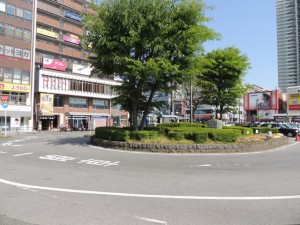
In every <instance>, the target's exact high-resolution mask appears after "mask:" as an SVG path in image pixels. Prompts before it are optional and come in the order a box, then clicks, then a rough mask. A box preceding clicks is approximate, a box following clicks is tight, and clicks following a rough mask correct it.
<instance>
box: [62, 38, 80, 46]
mask: <svg viewBox="0 0 300 225" xmlns="http://www.w3.org/2000/svg"><path fill="white" fill-rule="evenodd" d="M64 41H67V42H70V43H73V44H77V45H79V44H80V40H79V39H76V38H73V37H69V36H64Z"/></svg>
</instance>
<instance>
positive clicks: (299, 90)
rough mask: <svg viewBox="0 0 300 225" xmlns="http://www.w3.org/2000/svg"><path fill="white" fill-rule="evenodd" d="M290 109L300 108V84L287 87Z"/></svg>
mask: <svg viewBox="0 0 300 225" xmlns="http://www.w3.org/2000/svg"><path fill="white" fill-rule="evenodd" d="M287 94H288V106H289V108H288V110H291V111H293V110H300V86H297V87H289V88H287Z"/></svg>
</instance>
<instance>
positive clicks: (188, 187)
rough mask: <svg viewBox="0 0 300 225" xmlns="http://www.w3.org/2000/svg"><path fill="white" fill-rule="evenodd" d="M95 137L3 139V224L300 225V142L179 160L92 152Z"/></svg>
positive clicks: (0, 172) (96, 149)
mask: <svg viewBox="0 0 300 225" xmlns="http://www.w3.org/2000/svg"><path fill="white" fill-rule="evenodd" d="M86 134H89V133H88V132H72V133H60V132H57V133H51V132H47V133H27V134H21V135H14V136H13V137H12V138H10V139H5V140H3V139H0V224H1V225H3V224H5V225H6V224H7V225H19V224H20V225H32V224H39V225H56V224H62V225H69V224H70V225H98V224H99V225H119V224H120V225H133V224H145V225H147V224H149V225H157V224H168V225H171V224H172V225H173V224H174V225H194V224H195V225H199V224H201V225H202V224H204V225H206V224H207V225H214V224H216V225H217V224H226V225H227V224H230V225H235V224H238V225H240V224H243V225H247V224H249V225H250V224H251V225H252V224H262V225H266V224H272V225H273V224H275V225H276V224H278V225H292V224H293V225H295V224H300V145H299V143H298V142H293V141H291V143H290V144H289V145H288V146H284V147H281V148H278V149H273V150H272V151H266V152H258V153H249V154H245V153H244V154H208V155H191V154H186V155H174V154H157V153H155V154H150V153H139V152H123V151H113V150H107V149H102V148H99V147H95V146H90V145H89V137H87V136H85V135H86Z"/></svg>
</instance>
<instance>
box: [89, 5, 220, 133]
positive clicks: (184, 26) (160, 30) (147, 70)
mask: <svg viewBox="0 0 300 225" xmlns="http://www.w3.org/2000/svg"><path fill="white" fill-rule="evenodd" d="M92 6H93V9H94V12H95V13H94V14H87V15H86V16H85V17H84V24H85V28H86V29H87V30H88V31H89V35H88V36H87V37H86V38H85V39H86V40H85V42H86V44H87V45H89V47H90V48H91V49H92V50H93V51H94V52H95V53H96V56H95V57H91V62H92V65H93V66H94V68H96V70H97V71H98V72H99V73H98V76H99V77H105V76H107V75H112V74H117V75H120V77H122V79H123V84H122V85H121V86H118V87H117V88H116V91H117V94H118V96H119V97H118V98H116V99H115V102H116V103H120V104H121V106H122V109H125V110H128V112H129V113H130V123H131V129H132V130H136V129H138V128H139V129H143V126H144V123H145V119H146V116H147V114H148V113H149V111H150V110H151V109H152V108H153V107H156V106H157V103H154V102H153V96H154V94H155V92H157V91H162V92H165V93H169V92H171V91H172V90H174V89H175V88H176V87H178V85H179V84H181V83H182V82H183V81H184V80H185V79H187V77H186V70H187V69H188V68H190V67H191V66H192V64H193V60H194V54H195V52H197V51H198V52H199V51H200V52H201V51H202V50H203V47H202V43H203V42H205V41H207V40H212V39H214V38H215V37H216V34H215V33H214V31H213V30H211V29H209V28H208V27H206V25H205V23H206V22H207V21H208V20H209V19H208V18H206V17H205V16H204V12H205V9H206V6H205V4H204V3H203V2H201V1H200V0H103V1H101V4H100V5H96V4H94V5H92ZM139 112H142V113H143V116H142V120H141V123H140V124H139V125H138V122H137V121H138V120H137V117H138V113H139Z"/></svg>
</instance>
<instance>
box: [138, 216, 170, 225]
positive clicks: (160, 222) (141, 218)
mask: <svg viewBox="0 0 300 225" xmlns="http://www.w3.org/2000/svg"><path fill="white" fill-rule="evenodd" d="M133 218H136V219H139V220H144V221H148V222H153V223H159V224H167V222H165V221H161V220H155V219H150V218H146V217H141V216H134V217H133Z"/></svg>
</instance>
